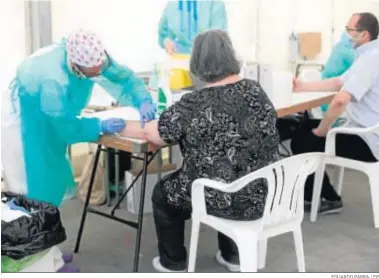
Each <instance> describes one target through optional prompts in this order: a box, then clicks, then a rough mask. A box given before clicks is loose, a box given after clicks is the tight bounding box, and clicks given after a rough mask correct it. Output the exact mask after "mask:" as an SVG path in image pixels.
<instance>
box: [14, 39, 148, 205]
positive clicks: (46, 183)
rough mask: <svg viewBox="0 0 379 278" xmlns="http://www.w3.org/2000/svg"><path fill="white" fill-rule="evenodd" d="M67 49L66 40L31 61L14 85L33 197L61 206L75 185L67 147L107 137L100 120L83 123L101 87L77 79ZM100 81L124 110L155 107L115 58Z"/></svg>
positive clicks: (23, 66) (140, 83)
mask: <svg viewBox="0 0 379 278" xmlns="http://www.w3.org/2000/svg"><path fill="white" fill-rule="evenodd" d="M65 43H66V41H65V40H62V41H61V42H60V43H58V44H54V45H52V46H49V47H46V48H43V49H41V50H39V51H37V52H36V53H35V54H34V55H32V56H30V57H29V58H28V59H26V60H25V61H24V62H23V63H22V64H21V65H20V66H19V67H18V70H17V75H16V78H15V80H14V82H13V84H12V85H11V89H12V90H13V100H16V99H18V100H19V103H20V117H21V137H22V144H23V153H24V161H25V172H26V184H27V196H28V197H29V198H32V199H37V200H42V201H46V202H50V203H53V204H55V205H57V206H59V205H60V204H61V201H62V199H63V196H64V194H65V192H66V189H67V188H69V187H72V186H74V185H75V182H74V177H73V173H72V169H71V166H70V163H69V161H68V159H67V157H66V152H67V146H68V145H69V144H75V143H79V142H96V141H97V140H98V139H99V136H100V132H101V127H100V121H99V120H98V119H95V118H92V119H91V118H80V117H78V116H79V115H80V113H81V111H82V109H83V108H85V107H86V106H87V104H88V102H89V100H90V98H91V93H92V90H93V87H94V83H95V82H94V81H93V80H91V79H88V78H84V79H81V78H79V77H78V76H77V75H75V74H73V73H72V71H71V70H70V68H69V66H68V60H67V53H66V50H65ZM95 80H96V83H98V84H99V85H100V86H102V87H103V88H104V89H105V90H106V91H107V92H109V93H110V94H111V95H112V96H113V97H114V98H115V99H116V100H117V101H119V102H120V104H121V105H130V106H134V107H137V108H138V107H139V105H140V104H141V103H142V102H143V101H146V100H149V101H152V99H151V95H150V93H149V92H148V91H147V89H146V87H145V85H144V83H143V81H142V80H141V79H139V78H137V77H136V76H135V75H134V73H133V72H132V71H131V70H130V69H129V68H127V67H125V66H122V65H120V64H118V63H116V62H115V61H114V60H113V59H112V58H110V66H109V67H107V68H106V69H105V72H103V74H102V76H100V77H97V78H96V79H95ZM15 109H16V108H15Z"/></svg>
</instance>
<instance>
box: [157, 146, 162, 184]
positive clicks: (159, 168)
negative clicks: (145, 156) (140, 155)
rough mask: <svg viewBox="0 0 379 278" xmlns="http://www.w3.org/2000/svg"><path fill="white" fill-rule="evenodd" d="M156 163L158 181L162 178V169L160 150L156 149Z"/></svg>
mask: <svg viewBox="0 0 379 278" xmlns="http://www.w3.org/2000/svg"><path fill="white" fill-rule="evenodd" d="M156 160H157V161H156V165H157V178H158V181H160V180H161V178H162V172H161V169H162V164H163V163H162V150H159V151H158V154H157V156H156Z"/></svg>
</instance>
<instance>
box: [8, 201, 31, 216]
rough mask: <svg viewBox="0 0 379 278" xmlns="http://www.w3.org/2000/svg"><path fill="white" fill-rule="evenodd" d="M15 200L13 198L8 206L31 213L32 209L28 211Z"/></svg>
mask: <svg viewBox="0 0 379 278" xmlns="http://www.w3.org/2000/svg"><path fill="white" fill-rule="evenodd" d="M14 202H15V200H14V199H13V200H11V201H9V202H8V203H7V205H8V207H9V208H10V209H11V210H19V211H22V212H25V213H27V214H30V211H28V210H27V209H25V208H23V207H20V206H17V205H16V204H15V203H14Z"/></svg>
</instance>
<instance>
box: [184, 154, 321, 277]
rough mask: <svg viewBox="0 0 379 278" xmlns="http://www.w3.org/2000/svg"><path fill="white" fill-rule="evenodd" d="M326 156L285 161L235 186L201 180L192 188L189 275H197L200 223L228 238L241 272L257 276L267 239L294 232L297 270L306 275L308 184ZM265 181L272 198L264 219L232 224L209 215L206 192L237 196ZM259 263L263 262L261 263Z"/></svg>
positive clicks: (301, 157)
mask: <svg viewBox="0 0 379 278" xmlns="http://www.w3.org/2000/svg"><path fill="white" fill-rule="evenodd" d="M323 156H324V155H323V154H322V153H311V154H310V153H308V154H302V155H298V156H292V157H290V158H286V159H283V160H281V161H279V162H276V163H274V164H272V165H269V166H267V167H265V168H262V169H260V170H257V171H255V172H253V173H251V174H248V175H246V176H244V177H242V178H240V179H238V180H236V181H235V182H233V183H230V184H225V183H221V182H217V181H212V180H209V179H197V180H195V181H194V183H193V185H192V233H191V245H190V252H189V261H188V272H194V271H195V262H196V255H197V254H196V253H197V245H198V238H199V231H200V223H204V224H206V225H208V226H210V227H212V228H214V229H216V230H218V231H220V232H222V233H223V234H225V235H227V236H228V237H230V238H232V239H233V240H234V242H235V243H236V244H237V246H238V250H239V258H240V270H241V272H256V271H257V269H262V268H264V267H265V261H266V249H267V239H268V238H270V237H274V236H277V235H280V234H284V233H288V232H292V233H293V236H294V241H295V249H296V257H297V266H298V269H299V271H300V272H305V262H304V250H303V238H302V231H301V222H302V220H303V216H304V184H305V181H306V178H307V177H308V175H309V174H311V173H313V172H314V171H315V170H316V169H317V167H318V166H319V164H320V162H321V161H320V160H321V159H322V158H323ZM257 179H265V180H266V181H267V184H268V195H267V199H266V205H265V210H264V214H263V217H262V218H261V219H258V220H256V221H232V220H226V219H222V218H218V217H215V216H212V215H209V214H208V213H207V211H206V205H205V196H204V188H205V187H210V188H214V189H217V190H220V191H223V192H229V193H232V192H237V191H239V190H241V189H242V188H243V187H245V186H247V185H248V184H249V183H251V182H252V181H254V180H257ZM258 260H259V262H258Z"/></svg>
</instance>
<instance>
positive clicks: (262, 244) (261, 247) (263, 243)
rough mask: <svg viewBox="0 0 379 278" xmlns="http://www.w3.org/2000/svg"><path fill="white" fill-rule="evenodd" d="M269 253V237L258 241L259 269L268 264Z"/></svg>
mask: <svg viewBox="0 0 379 278" xmlns="http://www.w3.org/2000/svg"><path fill="white" fill-rule="evenodd" d="M266 255H267V239H263V240H260V241H259V242H258V269H263V268H265V266H266Z"/></svg>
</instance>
